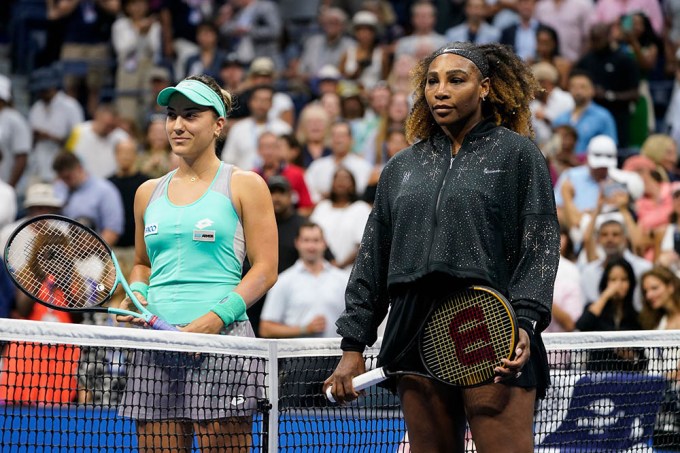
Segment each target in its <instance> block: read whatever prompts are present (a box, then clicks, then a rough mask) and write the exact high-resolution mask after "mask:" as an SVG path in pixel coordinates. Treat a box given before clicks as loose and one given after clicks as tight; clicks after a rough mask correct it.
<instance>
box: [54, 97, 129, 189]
mask: <svg viewBox="0 0 680 453" xmlns="http://www.w3.org/2000/svg"><path fill="white" fill-rule="evenodd" d="M129 138H130V137H129V136H128V134H127V132H125V131H124V130H123V129H121V128H119V127H118V112H117V111H116V109H115V108H114V107H113V106H112V105H111V104H99V105H98V106H97V110H96V111H95V112H94V118H93V119H92V121H86V122H84V123H81V124H79V125H77V126H76V127H75V128H74V129H73V132H72V133H71V136H70V137H69V139H68V142H67V143H66V149H67V150H69V151H71V152H73V154H75V155H76V156H78V158H79V159H80V162H81V163H82V165H83V168H84V169H85V171H87V173H89V174H90V175H92V176H96V177H98V178H108V177H109V176H111V175H113V174H114V173H115V172H116V168H117V164H116V146H117V145H118V143H119V142H121V141H123V140H127V139H129Z"/></svg>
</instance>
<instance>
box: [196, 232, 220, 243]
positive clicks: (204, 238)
mask: <svg viewBox="0 0 680 453" xmlns="http://www.w3.org/2000/svg"><path fill="white" fill-rule="evenodd" d="M194 241H200V242H215V230H194Z"/></svg>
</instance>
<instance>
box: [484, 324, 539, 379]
mask: <svg viewBox="0 0 680 453" xmlns="http://www.w3.org/2000/svg"><path fill="white" fill-rule="evenodd" d="M530 346H531V340H529V334H528V333H527V332H526V331H525V330H524V329H519V342H518V343H517V347H516V348H515V357H514V358H513V359H512V360H508V359H503V360H502V361H501V362H502V363H503V366H500V367H496V369H495V370H494V371H495V372H496V377H495V378H494V381H493V382H494V383H495V384H497V383H499V382H503V381H505V380H507V379H512V378H518V377H519V376H520V375H521V374H522V368H524V365H526V363H527V362H528V361H529V357H530V356H531V348H530Z"/></svg>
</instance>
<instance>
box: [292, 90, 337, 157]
mask: <svg viewBox="0 0 680 453" xmlns="http://www.w3.org/2000/svg"><path fill="white" fill-rule="evenodd" d="M336 119H337V118H332V117H329V115H328V113H327V112H326V110H325V109H324V108H323V107H322V106H321V105H320V104H316V103H313V104H308V105H306V106H305V107H304V108H303V109H302V112H300V119H299V120H298V125H297V130H296V132H295V135H296V137H297V139H298V141H299V142H300V145H301V146H302V150H301V155H302V158H301V160H302V166H303V167H305V168H308V167H309V166H310V165H311V164H312V162H314V161H315V160H317V159H320V158H322V157H327V156H330V155H331V154H332V153H333V151H332V150H331V149H330V148H329V147H328V145H327V142H328V137H329V135H330V128H331V121H332V120H333V121H334V120H336Z"/></svg>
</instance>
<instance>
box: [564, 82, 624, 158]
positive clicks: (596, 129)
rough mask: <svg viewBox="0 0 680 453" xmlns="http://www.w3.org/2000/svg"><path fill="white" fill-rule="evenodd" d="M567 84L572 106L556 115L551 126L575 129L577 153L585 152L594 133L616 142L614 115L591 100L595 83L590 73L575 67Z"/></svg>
mask: <svg viewBox="0 0 680 453" xmlns="http://www.w3.org/2000/svg"><path fill="white" fill-rule="evenodd" d="M568 85H569V93H570V94H571V97H572V98H574V108H573V109H570V110H568V111H566V112H563V113H562V114H561V115H558V116H557V118H555V120H554V121H553V122H552V125H553V127H556V126H561V125H562V124H569V125H571V126H573V127H574V129H576V131H577V132H578V140H577V141H576V148H575V149H576V154H577V155H583V154H585V152H586V150H587V148H588V142H590V139H591V138H593V137H595V136H596V135H607V136H609V137H611V138H612V139H613V140H614V142H615V143H617V144H618V135H617V132H616V127H617V126H616V122H615V121H614V117H613V116H612V114H611V113H609V111H608V110H607V109H605V108H604V107H602V106H600V105H598V104H596V103H595V102H593V98H594V96H595V85H594V84H593V79H592V78H591V76H590V74H588V73H587V72H584V71H581V70H576V69H575V70H574V71H572V73H571V74H570V75H569V82H568Z"/></svg>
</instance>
